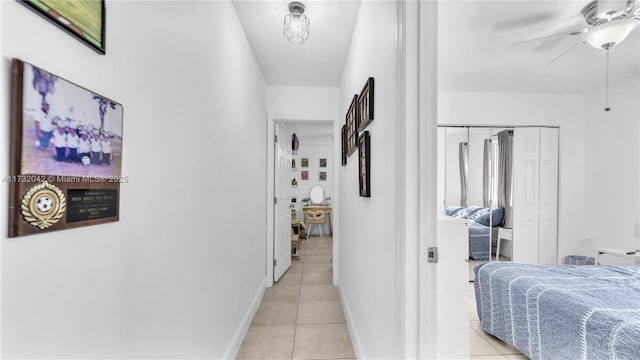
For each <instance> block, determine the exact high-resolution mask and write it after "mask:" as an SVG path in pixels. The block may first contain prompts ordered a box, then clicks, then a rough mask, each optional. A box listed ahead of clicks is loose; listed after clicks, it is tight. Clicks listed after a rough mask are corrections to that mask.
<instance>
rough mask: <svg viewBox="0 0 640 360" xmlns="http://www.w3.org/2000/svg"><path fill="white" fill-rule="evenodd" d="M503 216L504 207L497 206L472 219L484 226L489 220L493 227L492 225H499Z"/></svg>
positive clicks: (487, 224)
mask: <svg viewBox="0 0 640 360" xmlns="http://www.w3.org/2000/svg"><path fill="white" fill-rule="evenodd" d="M503 217H504V209H503V208H497V209H493V210H491V212H488V213H486V214H483V215H481V216H478V217H477V218H476V219H475V220H474V221H475V222H477V223H479V224H482V225H484V226H489V221H491V226H492V227H493V226H498V225H500V223H501V222H502V218H503Z"/></svg>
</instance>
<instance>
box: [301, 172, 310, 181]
mask: <svg viewBox="0 0 640 360" xmlns="http://www.w3.org/2000/svg"><path fill="white" fill-rule="evenodd" d="M300 179H301V180H309V171H308V170H302V171H301V172H300Z"/></svg>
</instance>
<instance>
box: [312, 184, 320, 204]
mask: <svg viewBox="0 0 640 360" xmlns="http://www.w3.org/2000/svg"><path fill="white" fill-rule="evenodd" d="M309 199H311V203H312V204H321V203H323V202H324V189H323V188H322V186H320V185H314V186H313V187H312V188H311V190H309Z"/></svg>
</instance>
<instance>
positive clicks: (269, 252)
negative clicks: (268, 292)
mask: <svg viewBox="0 0 640 360" xmlns="http://www.w3.org/2000/svg"><path fill="white" fill-rule="evenodd" d="M276 122H283V123H300V122H324V123H331V124H332V125H333V126H332V127H333V159H332V161H331V164H330V167H329V169H331V173H332V177H333V184H334V186H333V188H334V190H333V192H334V194H333V197H332V199H333V209H332V213H333V214H332V220H333V243H334V246H333V254H332V255H333V283H334V284H335V283H336V281H335V279H336V276H337V275H336V274H337V273H338V269H337V267H338V266H337V265H338V262H337V261H336V260H337V258H338V251H337V250H336V249H337V246H336V244H337V243H338V242H339V238H340V237H339V235H338V234H339V231H338V229H339V228H340V221H339V208H338V206H336V204H338V203H339V198H340V192H339V189H340V188H339V186H338V184H339V183H340V174H339V171H338V170H339V167H338V166H339V165H338V164H340V163H341V159H340V154H341V152H340V151H341V148H340V146H341V145H342V144H341V141H340V140H336V139H340V131H338V134H337V135H336V124H337V123H338V122H337V121H336V120H335V119H327V118H326V117H315V116H308V115H301V116H297V115H291V114H267V151H266V154H267V158H266V161H267V181H266V186H267V198H266V205H267V218H266V227H265V231H266V233H265V248H266V251H265V253H266V261H265V266H266V268H265V277H266V280H267V281H266V285H267V287H272V286H273V253H274V251H273V247H274V243H273V239H274V233H273V232H274V231H275V227H274V223H273V222H274V221H275V214H274V209H273V205H274V204H273V198H274V196H275V191H274V186H275V139H274V137H275V136H274V135H275V123H276ZM336 146H338V149H337V152H336Z"/></svg>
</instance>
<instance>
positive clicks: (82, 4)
mask: <svg viewBox="0 0 640 360" xmlns="http://www.w3.org/2000/svg"><path fill="white" fill-rule="evenodd" d="M17 1H18V2H19V3H21V4H23V5H25V6H26V7H28V8H29V9H31V10H32V11H33V12H35V13H36V14H38V15H40V16H42V17H43V18H44V19H46V20H47V21H49V22H51V23H52V24H54V25H56V26H58V27H59V28H60V29H62V30H64V31H66V32H67V33H68V34H70V35H71V36H73V37H75V38H76V39H78V40H80V41H81V42H83V43H84V44H85V45H87V46H89V47H90V48H92V49H93V50H95V51H96V52H97V53H98V54H102V55H104V54H105V53H106V46H105V41H106V21H105V19H106V8H105V4H104V0H95V1H66V2H55V3H54V2H50V1H48V2H46V3H45V2H44V1H41V0H17ZM67 5H68V6H67ZM86 15H90V16H89V17H87V16H86Z"/></svg>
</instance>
